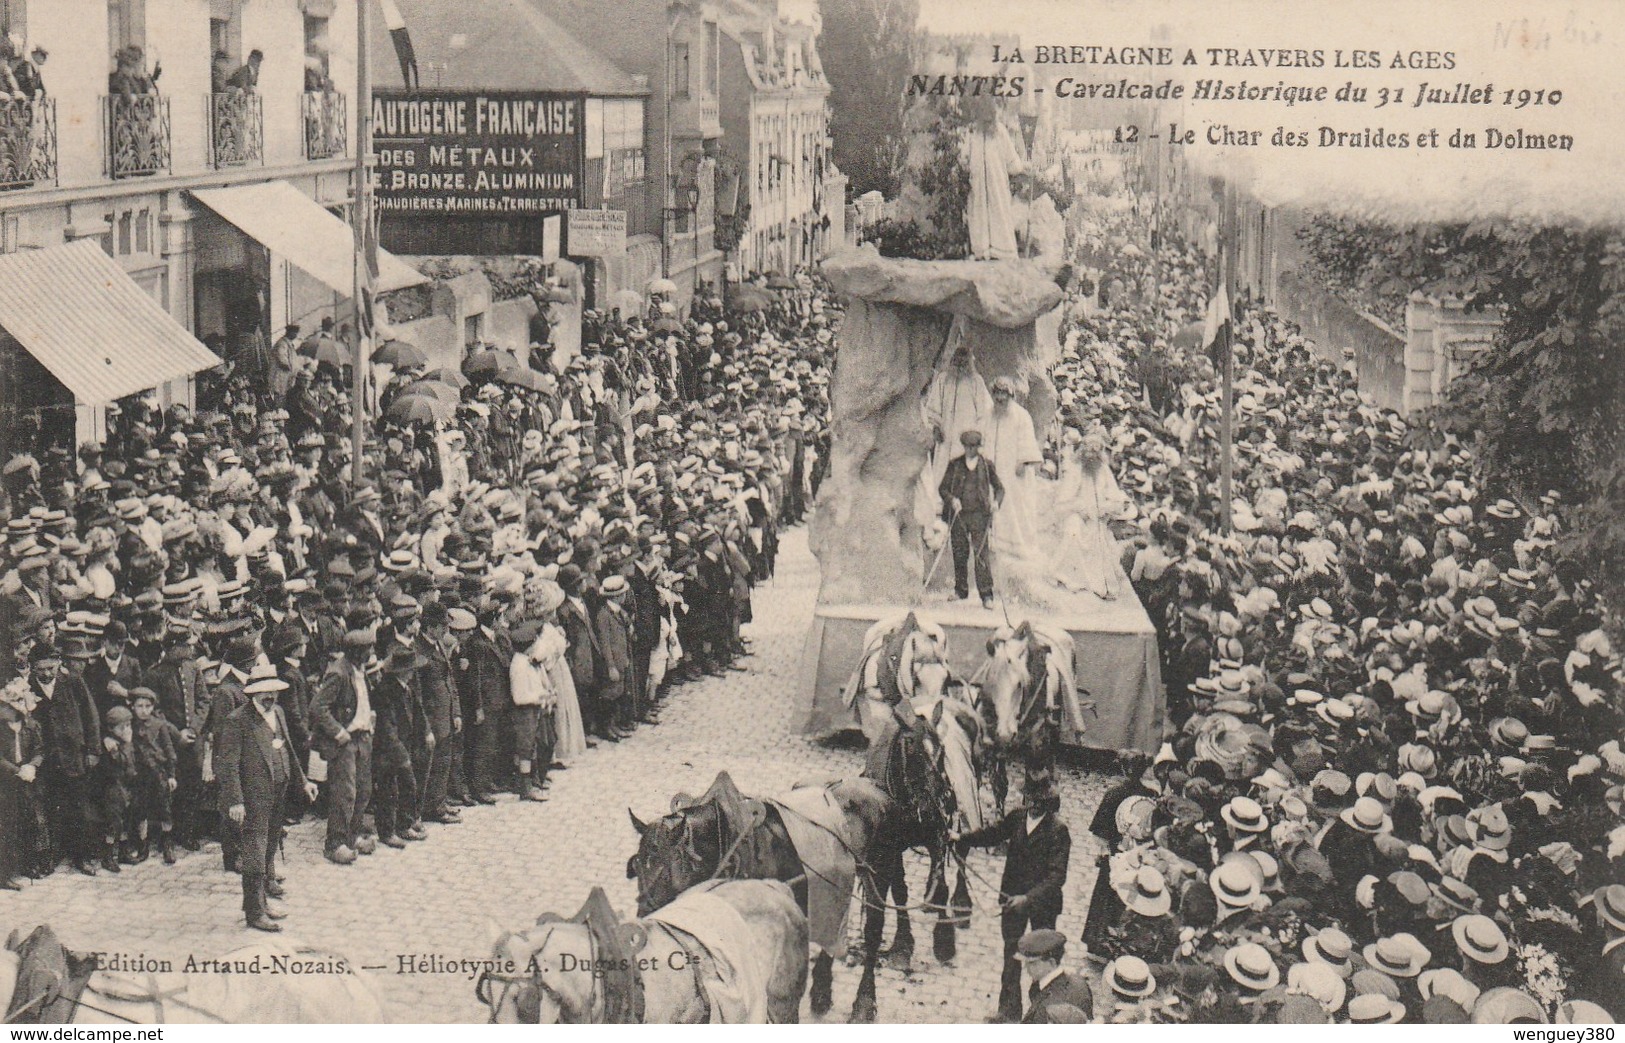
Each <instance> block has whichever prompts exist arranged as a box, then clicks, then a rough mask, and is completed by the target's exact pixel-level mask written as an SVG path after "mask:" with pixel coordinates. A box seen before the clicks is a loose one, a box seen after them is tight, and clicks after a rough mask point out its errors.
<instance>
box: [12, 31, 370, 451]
mask: <svg viewBox="0 0 1625 1043" xmlns="http://www.w3.org/2000/svg"><path fill="white" fill-rule="evenodd" d="M0 18H3V21H4V24H3V25H0V30H3V32H4V33H5V34H7V35H10V36H12V37H13V38H17V37H20V38H21V39H22V40H24V41H26V42H25V43H24V48H23V49H24V50H25V51H32V50H34V49H35V48H44V49H45V50H46V51H47V52H48V57H47V59H46V60H45V62H44V63H43V64H41V65H40V66H39V72H40V78H41V80H42V82H43V84H44V90H43V94H42V95H41V96H38V97H36V98H32V99H29V100H27V101H9V102H5V103H3V104H0V157H3V158H0V252H3V253H14V252H19V251H30V250H44V249H49V248H52V247H57V246H61V245H63V244H66V243H72V242H75V241H79V240H87V239H89V240H95V241H97V242H98V243H100V244H101V246H102V248H103V249H104V250H105V251H106V252H107V253H108V254H109V255H110V256H112V257H113V258H114V259H115V260H116V261H117V262H118V264H119V266H120V267H121V268H122V269H123V270H124V272H125V273H126V274H128V275H129V276H130V277H131V278H132V279H133V280H134V281H135V282H136V283H137V284H138V285H139V286H141V287H142V288H143V289H144V290H145V291H146V292H147V293H148V294H150V295H151V297H152V298H153V299H154V300H156V301H157V302H159V304H161V305H162V307H163V309H164V311H166V312H168V313H169V315H171V316H173V317H174V318H175V319H176V320H177V321H178V322H179V323H180V324H181V325H182V326H184V327H185V328H186V329H188V330H191V331H192V332H193V333H195V334H196V336H197V337H198V338H200V339H202V340H204V341H205V343H208V344H209V345H210V346H211V347H215V348H216V349H217V350H219V351H221V352H222V353H229V351H230V350H231V348H232V345H231V343H230V341H231V339H232V338H234V337H239V336H242V335H245V334H247V333H248V332H249V331H252V330H257V331H259V333H260V334H262V335H269V336H274V335H275V331H278V330H280V329H281V328H282V326H283V325H285V324H288V323H294V322H298V323H301V324H303V325H305V327H306V328H307V329H309V328H313V327H314V326H315V325H316V324H317V323H318V322H319V321H320V319H321V318H323V317H326V316H329V315H334V314H336V313H337V312H338V311H339V310H340V309H341V308H347V307H348V305H347V299H348V297H349V293H348V292H345V293H340V292H338V290H337V288H335V287H333V286H330V285H326V284H324V283H323V282H322V281H321V280H320V279H319V278H316V277H313V276H312V275H311V274H310V272H309V271H307V270H306V269H305V268H302V267H300V265H299V264H297V263H295V262H294V261H293V260H292V259H290V258H288V257H286V256H283V255H282V254H280V253H278V251H277V250H276V249H274V248H272V247H269V246H267V245H265V244H264V243H262V242H259V241H257V240H255V239H254V238H253V237H252V236H250V235H249V234H247V233H245V232H244V231H243V230H242V229H240V228H239V227H237V226H236V225H234V224H232V223H231V221H229V220H227V219H225V218H223V217H221V216H220V214H219V213H217V212H216V211H215V210H213V209H211V208H210V207H209V206H208V205H205V204H203V203H201V202H200V199H199V196H198V195H197V194H196V193H197V192H200V191H202V192H205V193H208V192H217V191H221V190H232V191H235V190H236V189H238V188H243V187H251V186H263V185H266V184H269V183H273V182H285V183H286V184H287V185H290V186H292V188H293V189H295V190H297V193H298V194H299V195H300V196H302V197H303V199H304V200H306V201H309V204H310V206H311V207H312V208H313V209H314V210H315V211H316V212H319V213H322V214H324V215H327V216H329V217H333V219H334V220H335V221H337V217H335V216H334V215H337V214H342V213H344V212H345V208H346V207H347V205H348V202H349V200H350V199H351V181H352V168H353V165H354V162H355V161H354V155H353V152H352V151H351V143H352V142H353V141H354V140H355V114H354V111H353V109H354V106H353V104H352V99H351V97H350V93H352V92H353V91H346V89H345V88H344V87H343V86H342V85H344V84H353V83H354V82H355V74H356V67H355V53H356V49H355V21H356V11H355V0H4V2H3V3H0ZM255 51H258V52H260V53H261V54H262V56H263V58H262V60H261V61H259V62H258V63H253V66H254V67H253V71H252V72H251V73H250V72H242V71H241V70H243V69H245V68H247V67H249V66H250V65H251V63H250V61H249V56H250V54H251V53H252V52H255ZM234 76H235V80H234V84H235V85H228V84H227V83H226V82H225V81H226V80H231V79H233V77H234ZM221 198H224V199H229V198H236V197H221ZM278 198H280V199H283V200H284V201H286V199H287V197H286V196H285V195H282V194H280V193H279V194H278ZM282 216H283V217H285V218H287V219H290V220H294V219H301V218H308V217H309V214H308V213H306V212H304V211H298V212H291V213H286V214H284V215H282ZM328 231H331V229H328ZM330 281H336V280H330ZM108 347H109V348H116V347H117V345H116V344H113V345H108ZM159 391H160V399H161V400H162V401H165V402H166V403H167V402H169V401H175V400H186V399H187V398H188V396H189V395H190V393H191V391H190V386H189V382H188V381H185V380H176V381H172V382H170V383H169V384H167V385H165V386H163V387H161V388H160V389H159ZM101 405H102V404H98V403H80V408H79V409H77V410H76V414H77V416H76V428H77V430H76V433H77V435H78V437H79V438H81V439H84V438H96V437H99V433H100V430H101V428H102V425H103V423H104V417H103V415H102V411H101V409H100V406H101Z"/></svg>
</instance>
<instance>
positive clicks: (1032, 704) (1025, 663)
mask: <svg viewBox="0 0 1625 1043" xmlns="http://www.w3.org/2000/svg"><path fill="white" fill-rule="evenodd" d="M1020 666H1021V668H1022V669H1024V670H1025V671H1026V672H1027V683H1026V684H1025V685H1024V686H1023V687H1022V693H1021V703H1020V705H1019V707H1018V708H1017V710H1016V730H1015V738H1014V740H1012V741H1015V742H1019V741H1020V740H1021V736H1022V735H1023V734H1024V733H1029V732H1030V730H1031V729H1032V727H1033V726H1034V725H1035V724H1037V723H1039V720H1040V714H1041V713H1044V714H1047V713H1048V712H1049V710H1050V707H1049V706H1048V704H1047V701H1046V700H1044V699H1042V698H1040V695H1041V694H1042V693H1043V691H1044V686H1045V685H1046V684H1048V683H1049V674H1048V671H1047V670H1046V671H1038V670H1034V669H1033V668H1032V661H1031V659H1030V658H1027V657H1023V660H1022V661H1021V663H1020ZM978 690H980V689H978ZM995 712H997V711H995Z"/></svg>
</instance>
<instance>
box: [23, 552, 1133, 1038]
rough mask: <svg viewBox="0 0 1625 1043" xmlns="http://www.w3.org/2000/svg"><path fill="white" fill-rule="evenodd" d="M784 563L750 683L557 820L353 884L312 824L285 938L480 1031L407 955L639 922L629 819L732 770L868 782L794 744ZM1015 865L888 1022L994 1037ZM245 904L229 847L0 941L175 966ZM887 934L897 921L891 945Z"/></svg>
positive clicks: (681, 697)
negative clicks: (585, 917) (52, 934)
mask: <svg viewBox="0 0 1625 1043" xmlns="http://www.w3.org/2000/svg"><path fill="white" fill-rule="evenodd" d="M779 565H780V567H779V572H778V575H777V577H776V578H775V579H774V580H773V581H772V582H771V583H769V584H767V585H765V586H764V587H762V588H759V589H758V590H757V591H756V593H755V595H754V606H755V617H756V618H755V622H754V623H753V624H751V625H750V626H748V627H747V631H746V633H747V636H748V637H749V638H750V639H751V641H752V652H753V654H752V655H751V657H750V658H748V659H746V660H744V661H743V665H744V666H746V667H747V669H746V670H745V671H744V672H730V673H728V674H727V675H726V676H724V677H720V678H706V679H704V680H702V681H699V682H695V683H691V684H689V685H686V686H684V687H682V688H679V689H677V690H676V692H675V693H674V695H673V696H672V697H670V698H669V699H668V701H667V704H666V706H665V708H664V711H663V720H662V721H661V723H660V724H659V725H657V726H654V727H645V728H643V729H641V730H640V731H639V732H638V733H637V734H636V735H635V736H634V737H632V738H631V739H629V740H627V741H624V742H621V743H619V744H602V745H600V746H599V747H598V748H596V749H593V750H589V751H588V752H587V753H586V754H585V755H584V756H582V757H581V758H580V759H579V760H578V761H577V762H576V763H575V764H573V765H572V766H571V767H570V768H569V769H568V770H567V771H563V772H560V773H557V774H556V775H555V776H554V781H553V784H552V787H551V789H550V797H549V799H548V801H547V802H546V803H543V804H539V805H534V804H521V803H518V802H517V801H515V800H514V799H513V798H512V797H507V798H504V799H503V802H502V803H499V804H497V805H495V806H492V807H476V808H471V809H467V810H466V811H465V817H464V823H463V824H462V825H459V826H444V827H431V833H430V837H429V840H428V841H427V842H425V843H417V844H411V845H409V846H408V847H407V848H406V849H405V850H402V851H394V850H390V849H388V848H382V847H381V848H380V849H379V850H378V853H377V854H375V855H373V856H372V857H370V858H363V859H361V860H360V861H359V862H357V864H355V865H354V866H351V867H339V866H335V865H332V864H330V863H328V862H326V861H324V860H323V859H322V857H321V832H320V826H319V825H317V824H316V823H314V822H308V821H307V822H306V823H304V824H302V825H300V826H298V827H297V828H295V829H294V830H292V831H291V834H290V836H289V838H288V842H287V845H286V850H287V860H286V863H287V864H286V867H285V872H286V875H287V884H286V886H287V889H288V899H287V900H286V901H285V902H284V903H282V905H283V907H284V908H285V909H286V911H287V912H288V914H289V916H288V919H287V920H286V921H285V922H284V928H285V930H286V932H287V934H286V935H285V936H284V937H287V938H289V939H294V940H298V941H300V942H304V943H307V944H309V945H313V946H317V947H321V948H328V949H332V950H334V951H336V952H339V953H343V954H346V955H348V956H349V957H350V958H351V960H352V961H353V962H354V963H356V964H357V965H361V966H380V965H381V966H383V967H384V969H383V970H379V971H375V972H373V976H374V977H375V979H376V983H377V985H378V987H379V990H380V992H381V994H382V996H383V998H384V1002H385V1008H386V1010H387V1012H388V1015H389V1016H390V1017H391V1018H392V1019H393V1020H397V1021H441V1022H467V1021H480V1020H483V1019H484V1017H485V1009H484V1007H483V1006H482V1005H481V1004H480V1003H479V1002H478V1001H477V1000H476V999H475V996H474V985H473V982H472V981H471V980H469V979H468V978H467V977H465V976H457V975H435V974H419V975H414V974H403V973H399V972H398V957H400V956H402V955H406V954H435V955H438V956H441V957H445V958H447V959H462V958H482V957H484V956H486V955H488V954H489V952H490V936H491V930H492V926H491V925H492V924H501V925H503V926H520V925H526V924H530V923H531V922H533V921H534V920H535V919H536V917H537V915H538V914H540V913H543V912H546V911H554V912H558V913H560V914H563V915H566V916H568V915H570V914H573V913H574V912H575V911H576V909H577V908H578V907H579V906H580V904H581V902H582V900H583V899H584V898H585V897H586V894H587V891H588V890H589V888H590V887H591V886H593V885H594V884H601V885H603V886H604V887H605V888H606V890H607V891H608V893H609V895H610V898H611V900H612V901H613V902H614V904H615V906H616V908H617V909H618V910H619V911H620V912H621V913H622V914H623V915H630V914H631V912H632V909H633V906H634V898H635V895H636V889H635V884H634V883H633V882H632V881H629V880H627V878H626V861H627V858H628V857H629V856H630V855H631V854H632V852H633V850H634V849H635V846H636V845H635V839H636V837H635V835H634V833H633V831H632V827H631V824H630V823H629V822H628V820H627V814H626V811H627V808H628V807H630V808H632V809H633V810H634V811H636V812H637V813H638V815H639V816H640V817H643V818H652V817H657V816H658V815H659V814H660V813H661V812H663V811H664V810H665V809H666V807H667V803H668V801H669V799H670V795H671V794H673V793H675V792H678V791H680V790H681V791H688V792H691V793H697V792H700V791H702V790H703V789H704V788H705V787H706V786H707V785H708V784H709V783H710V782H711V780H712V778H713V777H714V776H715V775H716V773H717V772H718V771H719V770H723V769H726V770H727V771H729V772H730V773H732V775H733V777H734V779H735V781H736V782H737V783H738V784H739V786H740V788H741V789H742V790H744V791H745V792H746V793H760V794H773V793H781V792H784V791H786V790H788V789H789V788H790V786H791V785H792V784H793V783H795V782H797V781H799V780H804V779H821V778H832V777H836V776H841V775H849V774H856V773H857V771H858V770H859V768H860V766H861V760H860V757H859V755H858V754H857V753H855V752H851V751H848V750H840V749H830V748H827V747H825V746H822V745H819V744H815V743H812V742H809V741H808V740H806V739H804V738H802V737H801V736H800V735H797V734H795V723H796V720H795V718H796V708H795V706H794V700H795V692H794V684H795V678H796V675H797V660H798V657H799V655H800V653H801V647H802V641H803V637H804V632H805V626H806V622H807V620H808V619H809V618H810V616H811V612H812V608H813V603H814V598H815V595H816V589H817V565H816V562H815V561H814V559H813V558H812V555H811V554H810V552H809V551H808V549H807V539H806V532H805V530H804V529H797V530H794V531H792V532H789V533H787V534H785V537H784V540H783V547H782V551H781V557H780V563H779ZM1104 781H1105V780H1104V779H1103V778H1102V777H1100V776H1096V775H1089V774H1084V773H1080V772H1078V771H1076V770H1071V769H1069V770H1067V771H1065V772H1064V773H1063V778H1062V780H1061V783H1062V800H1063V815H1064V816H1065V818H1066V820H1067V821H1068V822H1069V824H1070V826H1071V829H1072V835H1073V850H1072V861H1071V872H1070V877H1069V880H1068V885H1067V895H1066V912H1065V914H1064V915H1063V917H1062V923H1061V925H1060V926H1061V929H1062V930H1063V931H1064V932H1065V933H1066V935H1067V936H1068V938H1069V939H1073V940H1074V944H1073V952H1072V953H1071V954H1069V959H1068V963H1069V964H1074V963H1076V962H1077V953H1078V952H1079V951H1080V949H1079V947H1078V946H1077V944H1076V941H1075V939H1076V938H1077V936H1078V934H1079V932H1080V931H1081V929H1082V924H1083V912H1084V909H1085V905H1086V902H1087V897H1088V894H1089V889H1090V888H1091V887H1092V885H1093V882H1094V870H1093V862H1094V856H1095V853H1096V851H1097V850H1098V843H1097V842H1096V841H1094V840H1092V839H1091V838H1089V836H1088V834H1087V830H1086V828H1085V827H1086V825H1087V823H1088V820H1089V816H1090V814H1091V813H1092V811H1093V808H1094V806H1095V804H1096V802H1097V801H1098V799H1099V796H1100V791H1101V788H1102V786H1103V784H1104ZM1001 861H1002V860H1001V858H1000V857H998V856H995V855H993V854H990V853H977V854H976V855H974V856H973V857H972V860H971V865H972V868H973V870H974V872H975V874H976V876H977V877H978V879H973V880H972V895H973V898H974V901H975V907H976V912H975V915H974V917H973V922H972V925H971V927H970V928H969V929H968V930H966V931H962V932H960V935H959V939H960V941H959V957H958V959H957V961H956V962H955V965H954V966H953V967H952V968H951V969H950V968H945V967H943V966H941V965H938V964H936V963H935V962H934V960H933V959H932V956H931V952H930V949H931V945H930V937H931V932H930V923H929V922H928V921H922V920H920V919H919V918H916V921H915V928H916V931H915V934H916V938H917V940H918V952H917V953H916V956H915V960H914V966H913V968H912V973H910V974H909V975H908V976H907V977H906V978H905V977H904V976H903V975H901V974H900V973H898V972H897V971H896V970H894V969H891V968H886V967H883V969H882V972H881V978H880V988H879V1010H880V1019H881V1020H882V1021H889V1022H964V1021H980V1020H981V1019H982V1018H984V1017H986V1016H987V1015H988V1014H990V1013H991V1012H992V1010H993V1007H994V999H995V996H996V994H997V990H998V978H999V966H1000V939H999V927H998V916H997V907H996V904H995V901H994V898H993V895H992V887H991V885H992V884H994V883H996V882H997V880H998V874H999V868H1000V865H1001ZM924 874H925V869H924V864H923V860H922V859H918V858H916V859H915V860H914V861H913V863H912V864H911V870H910V889H911V896H910V897H911V899H912V900H918V898H919V897H920V896H921V893H922V892H921V885H922V884H923V879H924ZM239 905H240V891H239V886H238V881H237V878H236V877H235V876H230V875H228V874H226V873H224V872H223V871H222V870H221V867H220V860H219V851H218V848H217V847H215V846H213V845H210V846H209V847H206V848H205V849H204V851H203V852H202V853H199V854H193V855H185V854H184V853H183V858H182V859H181V861H180V863H179V864H178V865H176V866H173V867H166V866H164V865H163V864H162V863H161V862H160V860H159V859H157V858H156V857H154V858H152V859H151V860H149V861H148V862H147V863H145V864H143V865H140V866H137V867H134V868H126V869H125V871H124V872H123V873H122V874H121V875H119V876H109V875H107V874H105V873H104V874H102V875H100V876H98V877H96V878H94V879H89V878H85V877H82V876H79V875H77V874H74V873H72V872H70V871H65V870H64V871H59V872H57V873H56V874H54V875H53V876H51V877H49V878H47V879H46V880H43V881H39V882H35V883H32V884H28V885H26V889H25V890H24V891H22V892H20V893H9V892H8V893H0V927H14V926H27V925H32V924H34V923H41V922H43V923H49V924H50V925H52V926H53V927H54V928H56V930H57V931H58V933H59V934H60V935H61V937H62V939H63V941H64V942H65V943H66V944H67V945H69V946H70V947H71V948H74V949H77V950H81V951H84V950H96V951H107V952H115V953H121V954H128V955H132V956H134V955H140V954H144V955H145V956H147V957H157V958H168V959H172V960H175V961H177V963H178V962H179V961H180V960H183V959H184V958H185V957H186V956H188V955H196V956H198V957H215V956H219V955H222V954H224V953H226V952H227V951H229V950H231V949H233V948H235V947H238V946H240V945H243V944H245V943H248V942H250V941H253V940H256V939H257V938H258V937H259V936H257V935H251V934H250V932H248V931H246V930H244V928H243V920H242V913H241V911H240V908H239ZM889 919H890V918H888V920H889ZM854 920H856V916H854ZM890 930H891V927H890V923H888V928H887V932H888V939H889V937H890ZM854 935H855V927H854ZM857 979H858V971H857V969H854V968H843V967H837V969H836V975H835V1000H836V1005H835V1010H834V1011H833V1012H832V1014H831V1015H830V1017H831V1019H832V1020H836V1019H844V1018H845V1016H846V1012H847V1010H848V1009H849V1008H850V1006H851V1001H852V994H853V991H854V989H855V988H856V985H857ZM808 1018H810V1014H808V1013H807V1011H806V1008H805V1006H804V1007H803V1019H804V1020H805V1019H808Z"/></svg>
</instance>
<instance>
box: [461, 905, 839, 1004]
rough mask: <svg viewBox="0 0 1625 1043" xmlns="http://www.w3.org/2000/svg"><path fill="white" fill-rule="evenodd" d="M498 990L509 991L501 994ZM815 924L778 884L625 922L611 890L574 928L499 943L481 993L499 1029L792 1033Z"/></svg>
mask: <svg viewBox="0 0 1625 1043" xmlns="http://www.w3.org/2000/svg"><path fill="white" fill-rule="evenodd" d="M498 986H500V988H498ZM806 986H807V918H806V917H805V916H804V915H803V914H802V912H801V910H800V909H799V908H798V907H797V906H796V902H795V898H794V896H793V895H791V893H790V889H789V888H788V887H786V886H785V885H784V884H782V883H780V882H778V881H776V880H715V881H708V882H706V883H702V884H700V885H699V886H697V887H693V888H690V889H689V890H687V891H685V892H684V893H683V894H682V895H680V896H678V898H677V899H676V900H675V901H673V902H671V903H670V904H669V905H667V906H665V907H664V908H662V909H661V910H659V912H658V913H657V914H654V915H651V916H647V917H643V918H640V919H637V920H633V921H628V922H625V923H622V922H619V921H617V919H616V917H615V913H614V910H613V909H611V908H610V906H609V899H608V898H607V897H605V895H604V892H603V889H602V888H596V887H595V888H593V890H592V893H591V894H590V895H589V896H588V898H587V902H586V904H585V905H583V906H582V909H581V911H580V912H579V913H577V914H576V916H575V917H574V918H572V919H569V920H565V919H562V918H560V917H558V916H556V915H554V914H546V915H543V916H542V917H541V918H540V919H538V920H537V921H536V926H534V927H531V928H528V929H525V930H522V931H505V932H500V933H498V934H497V935H495V936H494V937H493V939H492V947H491V960H490V969H488V970H486V971H484V972H483V973H481V974H480V976H479V978H478V979H477V980H476V982H475V986H474V989H475V995H476V996H478V997H479V999H480V1001H481V1002H482V1003H484V1004H485V1005H486V1006H487V1007H488V1008H489V1009H490V1012H491V1013H490V1022H491V1023H492V1024H498V1023H504V1024H518V1023H529V1024H543V1025H553V1024H577V1025H580V1024H660V1025H699V1024H705V1023H708V1022H720V1023H730V1024H747V1023H748V1024H767V1023H772V1024H793V1023H795V1022H796V1021H797V1020H798V1018H799V1016H800V1008H801V994H802V992H803V991H805V989H806Z"/></svg>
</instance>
